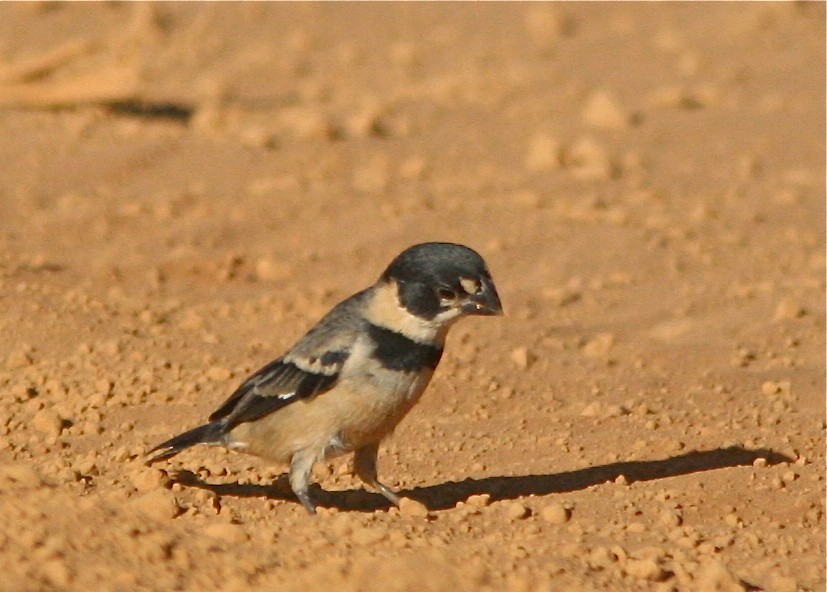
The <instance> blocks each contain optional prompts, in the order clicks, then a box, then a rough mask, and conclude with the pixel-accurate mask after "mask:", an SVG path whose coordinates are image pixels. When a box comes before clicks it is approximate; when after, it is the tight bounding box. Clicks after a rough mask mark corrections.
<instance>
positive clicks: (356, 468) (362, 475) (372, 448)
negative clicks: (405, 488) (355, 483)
mask: <svg viewBox="0 0 827 592" xmlns="http://www.w3.org/2000/svg"><path fill="white" fill-rule="evenodd" d="M378 453H379V442H374V443H373V444H368V445H367V446H363V447H362V448H359V449H358V450H356V452H355V453H354V455H353V473H354V474H355V475H356V476H357V477H359V479H361V480H362V482H364V483H365V484H367V485H370V486H371V487H373V488H374V489H375V490H376V491H378V492H379V493H381V494H382V495H383V496H384V497H385V498H386V499H387V500H388V501H389V502H390V503H392V504H393V505H394V506H398V505H399V501H400V500H399V496H398V495H396V494H395V493H394V492H393V490H391V488H390V487H388V486H387V485H385V484H383V483H380V482H379V479H378V477H377V474H376V455H377V454H378Z"/></svg>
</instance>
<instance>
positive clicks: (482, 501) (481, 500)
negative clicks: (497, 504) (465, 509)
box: [465, 493, 491, 509]
mask: <svg viewBox="0 0 827 592" xmlns="http://www.w3.org/2000/svg"><path fill="white" fill-rule="evenodd" d="M465 503H466V504H467V505H469V506H471V507H472V508H479V509H481V508H485V507H487V506H488V505H489V504H490V503H491V496H490V495H489V494H487V493H481V494H479V495H472V496H470V497H469V498H468V499H467V500H465Z"/></svg>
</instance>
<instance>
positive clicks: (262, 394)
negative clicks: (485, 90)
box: [148, 242, 502, 514]
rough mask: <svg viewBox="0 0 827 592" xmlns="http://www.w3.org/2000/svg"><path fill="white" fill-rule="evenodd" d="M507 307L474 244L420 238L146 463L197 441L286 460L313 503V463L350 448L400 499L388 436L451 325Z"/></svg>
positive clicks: (361, 472)
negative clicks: (390, 479) (381, 462)
mask: <svg viewBox="0 0 827 592" xmlns="http://www.w3.org/2000/svg"><path fill="white" fill-rule="evenodd" d="M500 314H502V305H501V304H500V298H499V296H498V295H497V290H496V288H495V287H494V282H493V281H492V279H491V275H490V273H489V272H488V268H487V266H486V264H485V261H483V259H482V257H481V256H480V255H479V254H478V253H476V252H475V251H474V250H472V249H470V248H468V247H466V246H463V245H458V244H453V243H436V242H435V243H423V244H419V245H414V246H412V247H410V248H408V249H406V250H405V251H403V252H402V253H400V254H399V255H398V256H397V257H396V258H395V259H394V260H393V261H392V262H391V264H390V265H389V266H388V268H387V269H386V270H385V271H384V273H382V275H381V277H380V278H379V280H378V281H377V282H376V283H375V284H374V285H372V286H371V287H369V288H367V289H365V290H363V291H361V292H358V293H357V294H354V295H353V296H351V297H350V298H347V299H346V300H344V301H342V302H340V303H339V304H338V305H336V306H335V307H334V308H333V309H332V310H331V311H330V312H328V313H327V315H325V316H324V317H323V318H322V319H321V321H319V322H318V323H317V324H316V326H314V327H313V328H312V329H311V330H310V331H308V332H307V333H306V334H305V335H304V337H302V338H301V339H299V340H298V342H296V344H295V345H294V346H293V347H292V348H290V349H289V350H288V351H287V353H285V354H284V355H283V356H282V357H280V358H278V359H276V360H274V361H272V362H270V363H269V364H267V365H266V366H264V367H263V368H261V369H260V370H259V371H258V372H256V373H254V374H253V375H252V376H250V377H249V378H247V380H245V381H244V382H243V383H242V384H241V385H240V386H239V387H238V388H237V389H236V390H235V392H233V393H232V394H231V395H230V397H229V398H228V399H227V400H226V401H225V402H224V404H222V405H221V406H220V407H219V408H218V409H217V410H216V411H215V412H214V413H213V414H212V415H210V416H209V419H208V422H207V423H205V424H204V425H201V426H198V427H197V428H194V429H192V430H189V431H187V432H184V433H183V434H180V435H178V436H175V437H174V438H172V439H170V440H167V441H166V442H164V443H162V444H159V445H158V446H156V447H155V448H154V449H152V450H151V451H150V452H149V453H148V454H150V455H154V456H152V458H151V459H150V460H149V463H153V462H155V461H159V460H162V459H167V458H171V457H173V456H175V455H176V454H178V453H179V452H181V451H182V450H185V449H187V448H189V447H191V446H195V445H196V444H207V445H213V446H223V447H225V448H227V449H230V450H238V451H242V452H246V453H248V454H253V455H256V456H260V457H264V458H268V459H272V460H275V461H278V462H287V463H289V467H290V468H289V481H290V488H291V489H292V490H293V492H294V493H295V495H296V497H297V498H298V499H299V501H300V502H301V503H302V505H303V506H304V507H305V509H306V510H307V511H308V512H309V513H310V514H315V513H316V507H315V504H314V503H313V500H312V499H311V497H310V494H309V485H310V474H311V470H312V468H313V465H314V464H315V463H316V462H319V461H323V460H325V459H330V458H333V457H336V456H339V455H343V454H347V453H350V452H353V453H354V461H353V472H354V474H355V475H356V476H358V477H359V478H360V479H361V480H362V481H363V482H364V483H365V484H366V485H369V486H370V487H372V488H373V489H375V490H376V491H378V492H379V493H381V494H382V495H383V496H384V497H385V498H387V499H388V500H389V501H390V502H391V503H393V504H395V505H399V502H400V498H399V496H397V495H396V493H394V492H393V491H392V490H391V489H390V488H389V487H387V486H386V485H384V484H383V483H381V482H380V481H379V479H378V477H377V470H376V458H377V453H378V451H379V443H380V441H381V440H382V438H384V437H385V436H387V435H388V434H390V433H391V432H392V431H393V429H394V428H395V427H396V425H397V424H398V423H399V421H400V420H401V419H402V418H403V417H404V416H405V414H407V413H408V411H410V410H411V408H412V407H413V406H414V404H416V402H417V401H418V400H419V398H420V396H421V395H422V392H423V391H424V390H425V388H426V387H427V386H428V383H429V382H430V380H431V376H433V373H434V370H435V369H436V367H437V364H438V363H439V360H440V358H441V356H442V350H443V347H444V345H445V338H446V335H447V333H448V329H449V328H450V327H451V325H453V324H454V322H456V321H457V320H458V319H460V318H462V317H464V316H469V315H500Z"/></svg>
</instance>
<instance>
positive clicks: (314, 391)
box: [209, 352, 347, 430]
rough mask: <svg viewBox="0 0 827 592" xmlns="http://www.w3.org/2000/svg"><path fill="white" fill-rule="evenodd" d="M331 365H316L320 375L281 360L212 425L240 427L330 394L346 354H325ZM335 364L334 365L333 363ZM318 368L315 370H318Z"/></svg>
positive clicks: (249, 383)
mask: <svg viewBox="0 0 827 592" xmlns="http://www.w3.org/2000/svg"><path fill="white" fill-rule="evenodd" d="M325 356H327V358H326V359H325V360H324V361H325V362H328V363H327V364H323V363H321V362H322V360H313V362H317V361H318V362H319V363H318V364H316V366H318V368H319V370H320V371H318V372H315V371H312V370H304V369H302V368H300V367H299V365H297V363H296V362H293V361H287V360H285V359H284V358H279V359H278V360H275V361H273V362H270V363H269V364H267V365H266V366H265V367H264V368H262V369H261V370H259V371H258V372H256V373H255V374H253V375H252V376H250V378H248V379H247V380H245V381H244V383H243V384H241V386H239V387H238V388H237V389H236V391H235V392H234V393H233V394H232V395H230V397H229V398H228V399H227V400H226V401H225V402H224V404H223V405H221V407H219V408H218V409H217V410H216V411H215V412H214V413H213V414H212V415H210V418H209V419H210V421H211V422H214V421H223V422H224V424H225V426H224V429H225V430H230V429H232V428H233V427H235V426H237V425H238V424H240V423H244V422H248V421H255V420H257V419H259V418H261V417H264V416H265V415H268V414H270V413H273V412H274V411H276V410H277V409H280V408H281V407H284V406H286V405H289V404H290V403H293V402H295V401H298V400H301V399H307V398H311V397H314V396H316V395H318V394H320V393H323V392H325V391H328V390H330V389H331V388H333V386H334V385H335V384H336V381H337V380H338V379H339V370H341V367H342V365H343V364H344V360H345V359H347V354H346V353H341V354H340V353H339V352H330V353H329V354H325ZM331 360H333V361H334V363H329V362H330V361H331ZM315 369H316V368H315V367H314V370H315Z"/></svg>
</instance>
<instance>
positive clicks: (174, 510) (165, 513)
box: [132, 489, 180, 522]
mask: <svg viewBox="0 0 827 592" xmlns="http://www.w3.org/2000/svg"><path fill="white" fill-rule="evenodd" d="M132 507H133V508H135V509H136V510H138V511H139V512H141V513H143V514H146V515H147V516H149V517H150V518H153V519H155V520H158V521H159V522H163V521H166V520H171V519H173V518H175V517H176V516H177V515H178V514H179V513H180V508H179V507H178V502H177V501H176V499H175V497H174V496H173V495H171V494H170V493H169V492H167V491H166V490H163V489H157V490H155V491H151V492H149V493H146V494H144V495H142V496H141V497H139V498H136V499H135V500H133V501H132Z"/></svg>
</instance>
